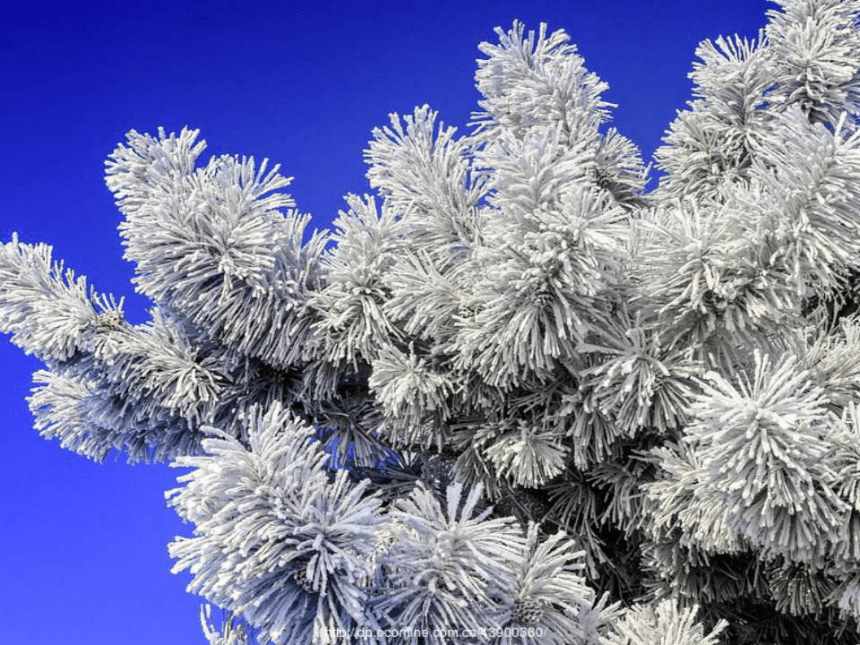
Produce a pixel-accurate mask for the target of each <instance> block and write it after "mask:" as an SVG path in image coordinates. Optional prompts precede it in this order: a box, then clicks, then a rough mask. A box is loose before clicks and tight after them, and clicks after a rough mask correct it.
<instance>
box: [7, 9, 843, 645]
mask: <svg viewBox="0 0 860 645" xmlns="http://www.w3.org/2000/svg"><path fill="white" fill-rule="evenodd" d="M777 4H778V5H779V6H778V8H776V9H774V10H772V11H771V12H770V14H769V23H768V26H767V28H766V29H765V30H764V31H763V32H762V33H761V35H760V37H759V38H758V39H757V40H755V41H747V40H743V39H740V38H729V39H726V38H719V39H717V40H715V41H705V42H703V43H702V44H701V45H700V46H699V48H698V50H697V51H696V55H697V57H698V62H696V63H695V64H694V69H693V72H692V73H691V77H692V80H693V82H694V100H692V101H691V102H690V104H689V107H688V109H686V110H684V111H680V112H679V113H678V115H677V118H676V119H675V121H674V122H673V123H672V124H671V125H670V127H669V129H668V131H667V133H666V135H665V139H664V141H665V145H664V146H663V147H662V148H660V149H659V150H658V151H657V153H656V164H657V167H658V168H659V169H660V170H661V171H662V172H663V174H662V176H661V177H660V179H659V184H658V186H657V187H656V188H655V189H653V190H650V191H649V190H648V189H647V186H648V183H649V170H650V167H649V166H646V165H645V164H644V163H643V161H642V160H641V158H640V156H639V153H638V150H637V148H636V147H635V145H634V144H633V143H632V142H630V141H629V140H628V139H626V138H625V137H624V136H623V135H621V134H620V133H618V132H617V131H616V130H615V129H613V128H611V127H609V125H608V123H609V120H610V109H611V107H612V106H611V105H610V104H608V103H607V102H605V101H604V100H603V98H602V94H603V92H604V91H605V89H606V87H607V86H606V84H605V83H604V82H603V81H601V80H600V79H599V78H598V77H597V76H596V75H595V74H593V73H591V72H589V71H587V69H586V68H585V66H584V61H583V59H582V58H581V57H580V56H579V55H578V54H577V51H576V48H575V47H574V46H573V45H572V44H570V42H569V38H568V36H567V35H566V34H565V33H564V32H563V31H556V32H554V33H548V32H547V31H546V28H545V26H541V28H540V30H539V31H538V32H537V33H535V32H532V31H527V30H526V29H525V27H524V26H523V25H522V24H520V23H518V22H515V23H514V24H513V27H512V28H511V29H509V30H502V29H498V30H497V33H498V37H499V39H498V43H496V44H486V43H485V44H482V45H481V46H480V49H481V51H482V53H483V55H484V58H483V59H481V60H479V62H478V70H477V73H476V83H477V88H478V90H479V91H480V93H481V95H482V97H483V98H482V100H481V101H480V102H479V107H480V110H479V111H477V112H475V113H474V115H473V121H472V124H471V126H472V127H471V129H470V131H469V134H467V135H465V136H459V137H458V136H456V133H455V130H454V129H453V128H450V127H445V126H444V125H443V124H442V123H441V122H440V121H439V120H438V118H437V113H436V112H434V111H432V110H431V109H429V108H428V107H426V106H424V107H419V108H417V109H415V111H414V112H413V113H412V114H409V115H405V116H398V115H392V116H391V119H390V123H389V124H388V125H387V126H385V127H381V128H378V129H376V130H375V131H374V132H373V139H372V141H371V142H370V144H369V146H368V148H367V150H366V151H365V158H366V161H367V163H368V165H369V169H368V172H367V177H368V179H369V182H370V187H371V188H372V189H373V190H374V191H375V192H374V193H373V194H367V195H363V196H358V195H349V196H347V198H346V201H347V204H348V208H347V209H346V210H345V211H343V212H342V213H341V214H340V216H339V217H338V219H337V220H336V221H335V222H334V229H333V230H325V231H322V232H318V231H314V232H312V233H311V232H308V230H307V227H308V224H309V222H310V217H309V216H308V215H305V214H302V213H300V212H299V211H298V210H296V208H295V204H294V203H293V201H292V199H291V198H290V197H289V195H288V194H287V193H285V192H284V189H285V188H286V187H287V186H288V185H289V180H288V179H286V178H285V177H283V176H282V175H280V174H279V172H278V167H277V166H275V167H273V168H269V166H268V164H267V163H266V162H263V163H260V164H257V163H256V162H255V161H254V160H253V159H250V158H239V157H233V156H217V157H212V158H210V159H209V160H208V161H207V162H205V163H200V164H198V158H199V157H200V156H201V154H202V153H203V151H204V143H203V142H202V141H200V140H198V132H197V131H194V130H189V129H185V130H183V131H182V132H180V133H178V134H177V133H172V134H167V133H166V132H164V131H160V132H159V133H158V134H157V135H155V136H153V135H147V134H139V133H137V132H134V131H132V132H131V133H129V135H128V138H127V141H126V142H125V143H124V144H121V145H120V146H119V147H118V148H117V149H116V151H115V152H114V153H113V154H112V155H111V156H110V158H109V160H108V163H107V184H108V187H109V188H110V190H111V191H113V193H114V195H115V196H116V199H117V204H118V206H119V209H120V210H121V212H122V214H123V215H124V221H123V223H122V224H121V226H120V230H121V234H122V237H123V242H124V245H125V247H126V250H125V257H126V258H127V259H128V260H130V261H131V262H133V263H134V264H135V265H136V272H137V277H136V278H135V287H136V289H137V291H139V292H140V293H142V294H145V295H146V296H147V297H149V298H150V299H151V301H152V303H153V307H152V309H151V319H150V320H149V322H147V323H145V324H142V325H131V324H129V323H128V322H126V320H125V318H124V316H123V311H122V300H121V299H120V300H117V299H116V298H114V297H113V296H112V295H109V294H102V293H99V292H97V291H95V290H94V289H92V288H90V287H89V286H88V285H87V282H86V281H85V279H84V278H82V277H76V276H75V274H74V273H73V272H72V271H70V270H66V269H64V268H63V265H62V263H58V262H55V261H54V260H53V258H52V252H51V249H50V248H49V247H47V246H45V245H41V244H36V245H30V244H25V243H22V242H20V241H19V239H18V238H17V237H13V239H12V240H11V241H10V242H8V243H6V244H5V245H4V246H3V247H2V251H0V329H2V331H4V332H6V333H10V334H11V335H12V336H11V338H12V342H14V343H15V344H17V345H19V346H20V347H21V348H23V349H24V350H25V351H26V352H28V353H32V354H34V355H36V356H37V357H39V358H40V359H41V360H42V361H44V364H45V368H46V369H44V370H40V371H39V372H37V373H36V374H35V376H34V380H35V383H36V387H35V388H34V390H33V394H32V396H31V397H30V406H31V409H32V411H33V413H34V415H35V418H36V428H37V429H38V430H39V431H40V433H41V434H42V435H43V436H45V437H46V438H49V439H56V440H58V441H59V442H60V445H62V446H63V447H64V448H67V449H69V450H72V451H75V452H77V453H79V454H81V455H84V456H86V457H89V458H91V459H94V460H103V459H104V458H105V457H106V455H107V454H108V453H109V452H111V451H120V452H122V453H124V454H125V455H127V457H128V459H129V460H130V461H170V462H172V463H174V464H176V465H179V466H184V467H188V468H190V469H191V470H190V472H189V473H188V474H187V475H183V476H181V477H180V478H179V486H178V488H176V489H175V490H171V491H168V493H167V498H168V503H169V504H170V505H171V506H172V507H173V508H174V509H175V510H176V512H177V513H178V514H179V515H180V516H181V517H182V518H183V519H184V520H185V521H186V522H187V523H188V524H189V526H190V531H191V534H190V535H188V536H185V537H177V538H176V540H175V541H174V542H173V543H172V544H170V546H169V550H170V553H171V555H172V556H173V557H174V558H175V560H176V565H175V570H176V571H189V572H190V573H191V576H192V580H191V583H190V585H189V591H191V592H193V593H195V594H199V595H200V596H202V597H203V598H204V599H205V601H207V602H208V603H211V604H212V605H215V606H217V607H219V608H221V609H222V610H224V612H225V614H226V619H225V621H224V624H223V625H220V626H218V625H215V624H213V620H212V614H211V608H210V606H209V605H207V606H206V607H205V608H204V610H203V613H202V622H203V628H204V634H205V636H206V638H207V639H208V641H209V642H210V643H211V644H212V645H216V644H218V645H245V644H246V643H249V642H251V641H256V642H259V643H273V644H275V645H285V644H293V643H347V642H349V643H361V644H367V645H387V644H391V645H399V644H401V643H402V644H411V645H427V644H434V645H435V644H442V643H490V644H493V645H515V644H516V645H527V644H544V643H547V644H557V645H563V644H575V645H658V644H659V645H683V644H691V645H692V644H693V643H696V644H700V645H716V644H717V643H720V642H723V643H750V644H751V643H762V644H765V643H767V644H775V643H780V644H788V643H804V644H810V645H815V644H821V645H824V644H833V643H837V644H839V643H844V644H848V643H856V642H857V639H858V637H860V634H858V622H857V621H858V619H860V407H858V406H860V317H858V316H857V315H856V314H855V310H856V303H857V300H858V294H857V293H856V291H857V289H858V287H860V129H858V117H860V30H858V25H860V0H778V2H777Z"/></svg>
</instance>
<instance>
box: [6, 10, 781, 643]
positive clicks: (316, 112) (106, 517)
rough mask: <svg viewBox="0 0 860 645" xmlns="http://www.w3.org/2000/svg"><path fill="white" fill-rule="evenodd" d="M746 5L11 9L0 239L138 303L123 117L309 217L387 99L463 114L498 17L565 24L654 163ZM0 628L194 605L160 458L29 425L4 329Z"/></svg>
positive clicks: (75, 626)
mask: <svg viewBox="0 0 860 645" xmlns="http://www.w3.org/2000/svg"><path fill="white" fill-rule="evenodd" d="M772 6H773V5H771V4H769V3H767V2H764V1H762V0H719V1H717V0H674V1H672V2H667V1H665V0H663V1H657V0H639V1H633V0H614V1H613V2H611V3H609V2H602V1H597V0H568V1H567V2H559V1H557V0H556V1H555V2H547V1H541V0H520V1H518V2H512V1H508V0H496V1H494V2H472V3H468V2H462V1H458V2H449V1H448V0H440V1H437V2H429V1H426V0H421V1H418V2H408V1H405V2H397V3H393V2H392V3H372V4H364V3H360V4H359V3H356V4H353V5H350V6H340V5H338V4H336V3H321V2H308V3H292V2H282V3H277V2H254V1H252V0H249V1H247V2H241V3H240V2H221V1H217V0H209V1H208V2H203V1H199V2H173V3H159V2H152V3H151V2H146V3H139V4H136V5H132V4H131V3H94V2H89V3H65V6H63V7H61V8H53V7H52V8H50V9H49V8H47V7H46V6H44V5H40V4H37V3H32V2H30V3H16V6H15V7H14V8H12V9H11V12H10V10H9V9H6V10H5V11H4V13H5V15H4V21H3V23H2V24H0V79H2V80H0V82H1V83H2V86H0V87H2V90H0V93H2V100H0V142H2V148H0V196H2V202H0V242H6V241H8V240H9V238H10V237H11V234H12V232H13V231H17V232H18V233H19V234H20V236H21V239H22V240H23V241H26V242H38V241H44V242H47V243H48V244H51V245H53V246H54V253H55V257H56V258H62V259H64V260H65V261H66V263H67V266H69V267H72V268H74V269H75V270H76V271H77V272H78V273H80V274H84V275H87V276H88V278H89V280H90V283H91V284H93V285H94V286H95V287H96V288H97V289H98V290H99V291H102V292H105V291H107V292H112V293H114V294H115V295H117V296H122V295H124V296H126V297H127V300H126V310H127V314H128V317H129V318H130V319H131V320H132V322H142V321H143V320H144V319H145V310H146V307H147V303H146V301H145V300H144V299H143V298H142V297H141V296H138V295H136V294H134V293H133V291H132V289H131V287H130V284H129V280H130V279H131V277H132V275H133V268H132V265H130V264H129V263H126V262H124V261H123V260H122V258H121V256H122V248H121V246H120V243H119V236H118V233H117V230H116V227H117V224H118V223H119V221H120V216H119V213H118V211H117V210H116V208H115V207H114V205H113V200H112V196H111V195H110V193H109V192H108V190H107V189H106V188H105V186H104V182H103V178H102V177H103V175H102V173H103V163H104V160H105V158H106V156H107V155H108V154H109V153H110V152H111V151H112V150H113V148H114V147H115V146H116V144H117V143H118V142H119V141H121V140H122V139H123V137H124V134H125V132H126V131H128V130H130V129H132V128H134V129H136V130H138V131H150V132H154V131H155V130H156V129H157V127H158V126H162V125H163V126H165V127H166V128H167V129H168V130H178V129H180V128H181V127H182V126H184V125H190V126H192V127H195V128H200V129H201V130H202V134H201V136H202V137H203V138H205V139H206V140H207V141H208V142H209V148H208V151H207V154H208V153H216V154H221V153H239V154H247V155H254V156H256V157H258V158H262V157H268V158H270V159H271V160H272V161H275V162H279V163H281V164H282V172H284V173H285V174H287V175H292V176H294V177H295V180H294V182H293V185H292V190H291V191H290V192H291V193H292V194H293V196H294V197H295V198H296V200H297V202H298V205H299V208H300V209H301V210H302V211H305V212H310V213H312V214H313V216H314V224H315V225H316V226H317V227H318V228H323V227H326V226H328V225H329V223H330V222H331V220H332V219H333V218H334V216H335V215H336V214H337V211H338V210H339V209H340V208H342V207H343V203H344V202H343V199H342V196H343V195H344V194H345V193H346V192H358V193H361V192H364V191H366V190H367V183H366V180H365V179H364V165H363V162H362V154H361V153H362V150H363V148H364V147H365V145H366V142H367V140H368V138H369V135H370V131H371V129H372V128H373V127H375V126H377V125H384V124H385V123H386V122H387V114H388V113H389V112H393V111H394V112H400V113H404V112H410V111H411V110H412V108H413V107H414V106H416V105H421V104H424V103H428V104H429V105H430V106H431V107H432V108H434V109H436V110H439V111H440V113H441V118H442V119H443V120H444V121H445V123H447V124H451V125H456V126H458V127H459V128H460V129H461V131H462V130H464V129H465V124H466V122H467V121H468V118H469V113H470V111H471V110H473V109H475V108H476V103H475V102H476V100H477V92H476V91H475V89H474V85H473V80H472V77H473V73H474V70H475V59H476V58H477V57H479V56H480V52H478V50H477V44H478V43H479V42H480V41H483V40H493V41H494V40H495V37H494V34H493V31H492V30H493V27H495V26H496V25H501V26H503V27H509V26H510V24H511V22H512V20H513V19H514V18H518V19H520V20H523V21H524V22H525V23H526V25H527V26H529V27H535V28H536V27H537V26H538V23H539V22H541V21H545V22H548V23H549V27H550V29H551V30H553V29H557V28H564V29H566V30H567V31H568V33H569V34H570V35H571V38H572V41H573V42H575V43H577V44H578V46H579V48H580V53H581V54H582V55H583V56H584V57H585V60H586V64H587V66H588V67H589V69H591V70H592V71H595V72H597V74H599V75H600V76H601V78H603V79H604V80H605V81H607V82H608V83H609V85H610V88H611V89H610V90H609V92H608V93H607V95H606V96H607V99H608V100H609V101H612V102H614V103H617V104H618V105H619V107H618V108H617V109H616V110H615V119H614V122H613V124H614V125H615V126H616V127H617V128H618V129H619V130H620V131H621V132H622V133H623V134H625V135H627V136H629V137H631V138H632V139H633V140H634V141H635V142H636V143H637V144H638V145H639V146H640V148H641V149H642V151H643V154H644V155H645V157H646V158H649V157H650V155H651V153H652V152H653V150H654V148H655V147H657V145H659V142H660V137H661V136H662V133H663V131H664V129H665V128H666V127H667V126H668V124H669V122H670V121H671V119H672V118H673V117H674V114H675V111H676V110H677V109H679V108H681V107H683V106H684V103H685V101H687V100H688V99H689V90H690V85H689V81H688V80H687V77H686V75H687V73H688V72H689V71H690V69H691V64H692V60H693V51H694V49H695V46H696V44H697V43H698V42H699V41H700V40H702V39H704V38H714V37H716V36H719V35H721V34H726V35H727V34H732V33H740V34H742V35H745V36H749V37H753V36H755V35H756V34H757V32H758V30H759V28H761V27H762V26H763V25H764V23H765V15H764V12H765V11H766V9H768V8H769V7H772ZM0 366H2V369H0V411H2V420H3V426H4V427H3V428H2V430H0V488H2V493H0V518H2V519H0V607H3V609H4V616H3V619H2V620H0V641H4V642H14V640H18V641H20V642H27V643H29V644H30V645H43V644H48V643H63V644H64V645H77V644H78V643H88V644H89V645H98V644H101V643H105V644H114V643H122V644H123V645H144V644H145V645H152V644H154V643H158V645H193V644H197V643H203V642H204V641H205V639H204V638H203V636H202V634H201V632H200V629H199V626H198V613H197V612H198V607H199V599H198V598H196V597H193V596H191V595H189V594H186V593H185V585H186V584H187V582H188V579H189V578H188V576H187V575H180V576H173V575H171V574H170V566H171V562H170V559H169V558H168V556H167V549H166V544H167V542H168V541H170V539H171V538H172V537H173V536H174V535H176V534H190V527H188V526H183V525H182V524H181V522H180V521H179V520H178V519H177V518H176V517H175V516H174V515H173V513H172V511H169V510H167V509H166V507H165V504H164V497H163V492H164V490H166V489H168V488H172V487H174V486H175V477H176V476H177V474H178V473H177V471H175V470H171V469H169V468H168V467H167V466H164V465H159V466H142V465H139V466H134V467H131V466H127V465H125V463H124V462H123V461H113V460H111V461H109V462H108V463H106V464H104V465H97V464H94V463H92V462H89V461H87V460H86V459H84V458H83V457H78V456H77V455H74V454H72V453H69V452H66V451H64V450H61V449H60V448H59V446H58V445H57V444H56V443H55V442H47V441H45V440H43V439H41V438H40V437H39V436H38V434H37V433H36V432H35V431H34V430H32V418H31V416H30V413H29V411H28V409H27V405H26V402H25V401H24V397H25V396H26V395H27V394H28V391H29V388H30V374H31V373H32V372H33V371H34V370H35V369H38V368H39V363H38V361H36V360H35V359H32V358H31V357H25V356H24V355H23V354H22V352H21V351H20V350H18V349H17V348H15V347H13V346H12V345H11V344H10V343H9V342H8V340H7V339H6V338H5V337H4V338H0Z"/></svg>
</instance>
